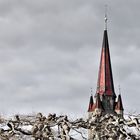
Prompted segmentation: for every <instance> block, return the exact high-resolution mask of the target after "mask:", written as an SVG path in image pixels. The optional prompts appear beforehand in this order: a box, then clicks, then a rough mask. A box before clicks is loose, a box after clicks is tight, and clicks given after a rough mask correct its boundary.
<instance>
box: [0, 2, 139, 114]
mask: <svg viewBox="0 0 140 140" xmlns="http://www.w3.org/2000/svg"><path fill="white" fill-rule="evenodd" d="M106 3H108V5H109V7H108V17H109V20H108V34H109V42H110V50H111V56H112V67H113V74H114V83H115V88H116V93H117V94H118V85H119V84H120V85H121V91H122V96H123V102H124V108H125V109H126V112H129V111H135V110H136V111H137V112H140V110H139V98H140V95H139V86H138V84H139V83H140V70H139V69H140V67H139V65H140V62H139V58H140V57H139V54H140V48H139V44H140V41H139V36H140V29H139V25H140V24H139V23H140V20H139V18H138V17H139V16H138V14H139V4H140V3H139V2H138V1H135V0H134V1H133V2H132V1H130V0H127V1H126V0H124V1H121V0H118V1H111V0H107V1H105V0H104V1H98V2H97V1H84V0H77V1H74V0H71V1H65V0H60V1H58V0H51V1H49V0H30V1H28V0H23V1H18V0H13V1H9V0H1V1H0V112H1V113H3V114H13V113H18V112H19V113H29V112H38V111H41V112H44V113H48V112H56V113H60V114H61V113H66V114H72V115H73V116H78V115H80V116H82V115H83V114H86V111H87V107H88V102H89V96H90V94H91V93H90V87H93V89H94V92H95V91H96V82H97V75H98V67H99V59H100V50H101V45H102V36H103V29H104V22H103V18H104V5H105V4H106Z"/></svg>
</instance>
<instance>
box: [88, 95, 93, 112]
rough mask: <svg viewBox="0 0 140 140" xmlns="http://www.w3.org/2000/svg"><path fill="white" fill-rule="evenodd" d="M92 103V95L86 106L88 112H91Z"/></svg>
mask: <svg viewBox="0 0 140 140" xmlns="http://www.w3.org/2000/svg"><path fill="white" fill-rule="evenodd" d="M93 105H94V101H93V96H92V95H91V96H90V101H89V107H88V112H92V107H93Z"/></svg>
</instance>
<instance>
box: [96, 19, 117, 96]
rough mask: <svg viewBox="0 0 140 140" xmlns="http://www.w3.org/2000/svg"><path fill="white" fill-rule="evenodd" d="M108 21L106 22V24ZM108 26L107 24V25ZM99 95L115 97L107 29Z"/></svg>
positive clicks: (103, 46) (100, 70)
mask: <svg viewBox="0 0 140 140" xmlns="http://www.w3.org/2000/svg"><path fill="white" fill-rule="evenodd" d="M106 22H107V19H106V20H105V23H106ZM106 24H107V23H106ZM97 93H98V94H100V95H103V94H104V95H109V96H115V97H116V95H115V91H114V83H113V75H112V68H111V59H110V52H109V43H108V35H107V27H106V28H105V30H104V35H103V43H102V51H101V60H100V67H99V74H98V83H97Z"/></svg>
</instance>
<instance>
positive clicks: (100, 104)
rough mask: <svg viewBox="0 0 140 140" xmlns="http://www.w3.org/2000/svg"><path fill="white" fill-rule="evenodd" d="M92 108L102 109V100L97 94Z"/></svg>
mask: <svg viewBox="0 0 140 140" xmlns="http://www.w3.org/2000/svg"><path fill="white" fill-rule="evenodd" d="M94 108H99V109H103V106H102V102H101V99H100V95H99V94H97V97H96V102H95V106H94Z"/></svg>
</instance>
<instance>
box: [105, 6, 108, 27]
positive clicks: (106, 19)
mask: <svg viewBox="0 0 140 140" xmlns="http://www.w3.org/2000/svg"><path fill="white" fill-rule="evenodd" d="M104 20H105V30H107V21H108V18H107V5H105V18H104Z"/></svg>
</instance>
